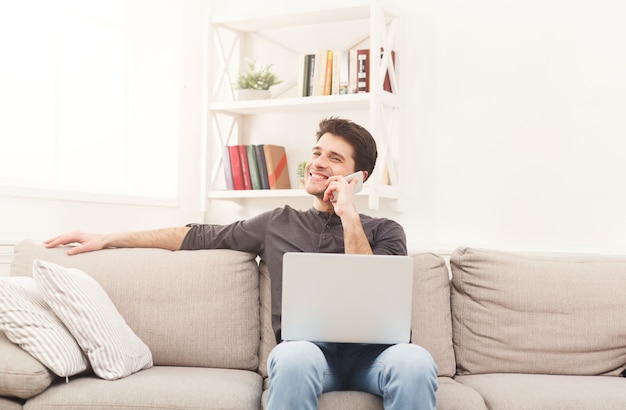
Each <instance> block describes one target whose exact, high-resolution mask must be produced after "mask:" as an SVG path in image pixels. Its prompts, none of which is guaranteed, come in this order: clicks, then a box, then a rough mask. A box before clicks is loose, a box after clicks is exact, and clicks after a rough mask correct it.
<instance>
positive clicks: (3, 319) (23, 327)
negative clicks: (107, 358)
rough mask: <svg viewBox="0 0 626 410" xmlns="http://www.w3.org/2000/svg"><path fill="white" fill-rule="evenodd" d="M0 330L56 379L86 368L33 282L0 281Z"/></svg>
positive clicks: (20, 278)
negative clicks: (54, 375) (56, 376)
mask: <svg viewBox="0 0 626 410" xmlns="http://www.w3.org/2000/svg"><path fill="white" fill-rule="evenodd" d="M0 329H2V331H3V332H4V333H5V335H6V337H7V339H9V340H10V341H12V342H13V343H15V344H16V345H19V346H20V347H21V348H22V349H24V350H25V351H27V352H28V353H30V354H31V355H32V356H33V357H35V358H36V359H37V360H39V361H40V362H41V363H42V364H43V365H44V366H46V367H47V368H48V369H50V370H51V371H52V372H53V373H55V374H56V375H58V376H61V377H68V376H73V375H75V374H77V373H80V372H83V371H85V370H86V369H87V368H88V367H89V363H88V361H87V359H86V358H85V356H84V355H83V352H82V350H81V348H80V346H78V344H77V343H76V340H74V338H73V337H72V335H71V334H70V332H69V331H68V330H67V328H66V327H65V326H64V325H63V323H62V322H61V321H60V320H59V318H58V317H56V315H55V314H54V313H53V312H52V311H51V310H50V307H49V306H48V303H46V300H45V295H44V294H43V292H42V291H41V290H40V289H39V287H38V286H37V283H35V280H34V279H33V278H29V277H25V276H14V277H0Z"/></svg>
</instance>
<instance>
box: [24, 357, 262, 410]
mask: <svg viewBox="0 0 626 410" xmlns="http://www.w3.org/2000/svg"><path fill="white" fill-rule="evenodd" d="M261 382H262V379H261V376H260V375H259V374H257V373H256V372H250V371H244V370H233V369H217V368H198V367H170V366H158V367H153V368H150V369H146V370H142V371H140V372H138V373H135V374H133V375H131V376H129V377H126V378H123V379H119V380H115V381H113V382H111V381H108V380H102V379H99V378H95V377H82V378H76V379H74V380H70V382H69V383H65V382H60V383H56V384H53V385H52V386H50V387H49V388H48V389H47V390H46V391H45V392H43V393H41V394H40V395H39V396H36V397H33V398H32V399H30V400H29V401H28V406H29V408H32V409H39V408H42V409H63V410H84V409H86V408H89V409H93V410H109V409H111V408H119V409H144V410H145V409H186V410H195V409H197V410H223V409H258V408H259V406H260V403H261ZM40 406H41V407H40Z"/></svg>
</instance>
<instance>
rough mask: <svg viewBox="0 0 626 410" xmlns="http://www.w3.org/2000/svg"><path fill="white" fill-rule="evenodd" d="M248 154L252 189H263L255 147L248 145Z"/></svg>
mask: <svg viewBox="0 0 626 410" xmlns="http://www.w3.org/2000/svg"><path fill="white" fill-rule="evenodd" d="M246 153H247V154H248V167H249V168H250V181H251V182H252V189H261V176H260V175H259V167H258V165H257V161H256V150H255V148H254V145H246Z"/></svg>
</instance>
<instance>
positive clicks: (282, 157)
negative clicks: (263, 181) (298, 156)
mask: <svg viewBox="0 0 626 410" xmlns="http://www.w3.org/2000/svg"><path fill="white" fill-rule="evenodd" d="M263 151H264V152H265V165H266V167H267V178H268V180H269V185H270V189H291V182H290V180H289V171H288V170H287V154H286V153H285V147H282V146H280V145H269V144H265V145H263Z"/></svg>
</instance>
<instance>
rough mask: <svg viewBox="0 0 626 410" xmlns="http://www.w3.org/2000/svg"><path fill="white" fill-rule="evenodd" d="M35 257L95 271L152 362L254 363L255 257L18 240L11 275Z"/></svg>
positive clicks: (27, 269)
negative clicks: (81, 248) (70, 251)
mask: <svg viewBox="0 0 626 410" xmlns="http://www.w3.org/2000/svg"><path fill="white" fill-rule="evenodd" d="M35 258H39V259H41V260H48V261H50V262H54V263H57V264H59V265H61V266H65V267H69V268H78V269H81V270H83V271H84V272H86V273H88V274H89V275H90V276H92V277H94V278H95V279H96V281H98V283H99V284H100V285H101V286H102V287H103V288H104V289H105V291H106V292H107V294H108V295H109V297H110V298H111V300H112V301H113V303H114V304H115V306H116V307H117V309H118V310H119V312H120V314H121V315H122V316H123V317H124V319H125V320H126V322H127V323H128V325H129V326H130V328H131V329H132V330H133V331H134V332H135V333H136V334H137V336H139V338H141V340H143V341H144V342H145V343H146V345H148V347H149V348H150V350H151V352H152V355H153V360H154V364H155V365H167V366H202V367H221V368H234V369H251V370H256V369H257V366H258V352H259V339H260V330H259V328H260V326H259V274H258V268H257V263H256V259H255V256H254V255H252V254H246V253H242V252H235V251H230V250H213V251H177V252H171V251H167V250H162V249H106V250H102V251H98V252H89V253H84V254H80V255H76V256H68V255H67V254H66V249H64V248H55V249H45V248H44V247H43V245H41V244H37V243H33V242H32V241H24V242H22V243H20V244H18V245H17V246H16V247H15V254H14V257H13V261H12V264H11V275H21V276H30V275H31V268H32V265H33V261H34V259H35ZM147 267H148V268H147Z"/></svg>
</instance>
